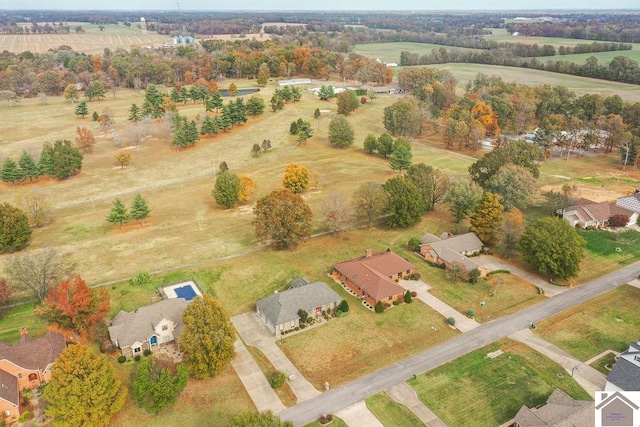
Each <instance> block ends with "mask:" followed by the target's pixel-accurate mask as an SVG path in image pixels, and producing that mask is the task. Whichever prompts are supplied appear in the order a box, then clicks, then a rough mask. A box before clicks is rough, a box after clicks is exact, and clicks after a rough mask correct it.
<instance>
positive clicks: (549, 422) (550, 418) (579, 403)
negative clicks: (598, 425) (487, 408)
mask: <svg viewBox="0 0 640 427" xmlns="http://www.w3.org/2000/svg"><path fill="white" fill-rule="evenodd" d="M594 417H595V411H594V404H593V402H588V401H585V400H575V399H572V398H571V397H569V396H567V395H566V394H565V393H564V392H563V391H562V390H559V389H555V390H554V391H553V393H551V396H549V398H548V399H547V403H546V404H545V405H543V406H541V407H539V408H537V409H535V408H534V409H529V408H527V407H526V406H524V405H523V406H522V408H520V410H519V411H518V414H517V415H516V416H515V417H514V418H513V421H514V422H515V423H517V425H518V426H520V427H535V426H556V427H571V426H588V425H594Z"/></svg>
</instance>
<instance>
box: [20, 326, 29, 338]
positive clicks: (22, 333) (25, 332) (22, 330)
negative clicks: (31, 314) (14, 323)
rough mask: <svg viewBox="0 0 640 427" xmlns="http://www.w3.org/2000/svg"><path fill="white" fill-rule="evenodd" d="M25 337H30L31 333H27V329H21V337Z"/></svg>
mask: <svg viewBox="0 0 640 427" xmlns="http://www.w3.org/2000/svg"><path fill="white" fill-rule="evenodd" d="M25 335H29V331H27V328H20V336H21V337H22V336H25Z"/></svg>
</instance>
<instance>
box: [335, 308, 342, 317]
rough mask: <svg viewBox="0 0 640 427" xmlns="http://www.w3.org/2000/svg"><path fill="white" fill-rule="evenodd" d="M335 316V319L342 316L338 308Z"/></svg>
mask: <svg viewBox="0 0 640 427" xmlns="http://www.w3.org/2000/svg"><path fill="white" fill-rule="evenodd" d="M335 316H336V317H340V316H342V310H340V309H339V308H336V312H335Z"/></svg>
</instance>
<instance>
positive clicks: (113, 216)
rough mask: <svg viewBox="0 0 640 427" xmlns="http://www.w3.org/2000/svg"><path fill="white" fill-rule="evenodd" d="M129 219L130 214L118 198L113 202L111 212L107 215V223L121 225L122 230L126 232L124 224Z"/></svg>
mask: <svg viewBox="0 0 640 427" xmlns="http://www.w3.org/2000/svg"><path fill="white" fill-rule="evenodd" d="M128 219H129V212H127V207H126V206H125V205H124V203H122V200H120V199H118V198H116V199H115V200H114V201H113V206H112V207H111V212H109V215H107V221H109V222H110V223H112V224H120V230H124V223H125V222H126V221H127V220H128Z"/></svg>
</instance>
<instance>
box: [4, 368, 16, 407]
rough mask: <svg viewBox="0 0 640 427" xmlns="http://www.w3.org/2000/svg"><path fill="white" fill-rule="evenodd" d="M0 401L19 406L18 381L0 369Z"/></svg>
mask: <svg viewBox="0 0 640 427" xmlns="http://www.w3.org/2000/svg"><path fill="white" fill-rule="evenodd" d="M0 399H4V400H6V401H7V402H9V403H13V404H14V405H18V404H20V390H18V379H17V378H16V377H14V376H13V375H11V374H10V373H8V372H7V371H3V370H2V369H0Z"/></svg>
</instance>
